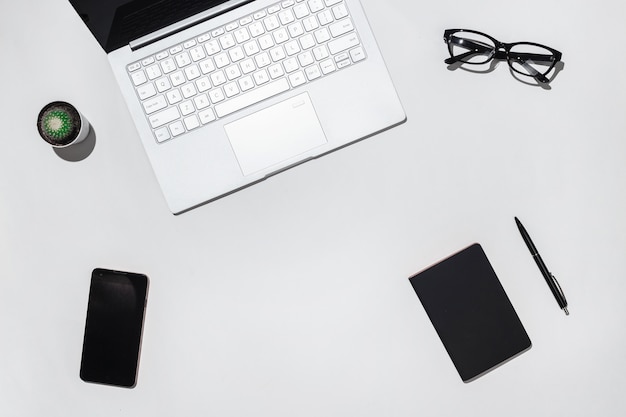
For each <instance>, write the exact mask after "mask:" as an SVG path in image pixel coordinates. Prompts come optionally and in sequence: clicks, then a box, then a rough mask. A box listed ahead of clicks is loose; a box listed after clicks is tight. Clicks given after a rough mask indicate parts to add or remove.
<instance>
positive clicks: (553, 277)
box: [550, 272, 565, 300]
mask: <svg viewBox="0 0 626 417" xmlns="http://www.w3.org/2000/svg"><path fill="white" fill-rule="evenodd" d="M550 278H552V282H554V285H555V286H556V289H557V290H559V294H561V297H563V300H565V293H563V289H562V288H561V285H560V284H559V281H557V280H556V277H555V276H554V275H552V272H550Z"/></svg>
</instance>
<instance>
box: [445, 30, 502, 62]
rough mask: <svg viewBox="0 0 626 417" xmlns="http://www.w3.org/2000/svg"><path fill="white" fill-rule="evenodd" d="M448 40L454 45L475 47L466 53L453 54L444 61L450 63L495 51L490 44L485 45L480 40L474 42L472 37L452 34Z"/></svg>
mask: <svg viewBox="0 0 626 417" xmlns="http://www.w3.org/2000/svg"><path fill="white" fill-rule="evenodd" d="M447 42H448V43H453V44H454V45H457V46H460V47H461V48H465V49H470V48H473V50H471V51H468V52H466V53H464V54H461V55H457V56H453V57H450V58H448V59H446V60H445V61H444V62H445V63H446V64H448V65H449V64H454V63H455V62H458V61H462V60H464V59H465V58H468V57H470V56H472V55H484V54H485V52H488V54H489V55H491V54H492V53H493V48H491V47H490V46H485V45H482V44H480V43H478V42H472V41H471V40H470V39H460V38H458V37H456V36H451V37H450V38H449V39H447Z"/></svg>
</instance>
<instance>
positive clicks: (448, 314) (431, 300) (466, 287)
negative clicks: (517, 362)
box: [409, 243, 531, 382]
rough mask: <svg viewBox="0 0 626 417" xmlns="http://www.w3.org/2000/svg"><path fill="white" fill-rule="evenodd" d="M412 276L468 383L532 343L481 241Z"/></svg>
mask: <svg viewBox="0 0 626 417" xmlns="http://www.w3.org/2000/svg"><path fill="white" fill-rule="evenodd" d="M409 280H410V281H411V284H412V285H413V289H414V290H415V292H416V293H417V296H418V297H419V299H420V301H421V302H422V305H423V306H424V309H425V310H426V313H427V314H428V317H429V318H430V321H431V322H432V323H433V326H434V327H435V330H436V331H437V333H438V334H439V338H440V339H441V341H442V342H443V345H444V346H445V348H446V350H447V351H448V354H449V355H450V359H452V362H453V363H454V366H455V367H456V369H457V371H458V372H459V375H460V376H461V379H462V380H463V381H464V382H469V381H471V380H473V379H475V378H477V377H479V376H481V375H482V374H484V373H486V372H487V371H489V370H491V369H493V368H494V367H496V366H498V365H500V364H502V363H504V362H506V361H507V360H509V359H511V358H513V357H515V356H517V355H518V354H520V353H522V352H524V351H525V350H527V349H529V348H530V346H531V342H530V339H529V338H528V335H527V334H526V330H524V326H522V323H521V322H520V320H519V317H518V316H517V313H515V310H514V309H513V306H512V305H511V302H510V301H509V298H508V297H507V295H506V293H505V292H504V289H503V288H502V285H501V284H500V281H499V280H498V277H497V276H496V273H495V271H494V270H493V268H492V267H491V264H490V263H489V260H488V259H487V256H486V255H485V252H484V251H483V249H482V247H481V246H480V245H479V244H477V243H476V244H474V245H472V246H469V247H468V248H466V249H463V250H462V251H460V252H458V253H456V254H454V255H452V256H450V257H449V258H446V259H444V260H443V261H441V262H439V263H437V264H436V265H433V266H431V267H429V268H428V269H426V270H424V271H422V272H420V273H418V274H416V275H414V276H413V277H411V278H409Z"/></svg>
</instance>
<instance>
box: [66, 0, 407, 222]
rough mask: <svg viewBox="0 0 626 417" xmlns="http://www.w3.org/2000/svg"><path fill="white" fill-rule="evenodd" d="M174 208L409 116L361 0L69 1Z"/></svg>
mask: <svg viewBox="0 0 626 417" xmlns="http://www.w3.org/2000/svg"><path fill="white" fill-rule="evenodd" d="M70 2H71V3H72V5H73V6H74V9H75V10H76V11H77V12H78V14H79V15H80V16H81V17H82V19H83V21H84V22H85V23H86V25H87V27H88V28H89V30H90V31H91V32H92V34H93V35H94V36H95V37H96V39H97V40H98V42H99V43H100V45H101V46H102V48H103V49H104V50H105V51H106V53H107V54H108V57H109V62H110V64H111V67H112V68H113V72H114V74H115V77H116V79H117V81H118V83H119V86H120V88H121V91H122V93H123V95H124V98H125V100H126V103H127V105H128V108H129V110H130V113H131V114H132V117H133V119H134V121H135V125H136V126H137V130H138V132H139V136H140V137H141V141H142V142H143V145H144V147H145V150H146V152H147V154H148V157H149V159H150V162H151V164H152V168H153V170H154V172H155V174H156V177H157V179H158V182H159V184H160V187H161V189H162V191H163V194H164V196H165V199H166V201H167V203H168V206H169V208H170V210H171V211H172V213H174V214H179V213H182V212H184V211H186V210H189V209H191V208H194V207H196V206H198V205H201V204H203V203H206V202H209V201H212V200H215V199H217V198H220V197H223V196H225V195H227V194H229V193H232V192H233V191H237V190H240V189H242V188H244V187H246V186H248V185H251V184H254V183H256V182H259V181H261V180H263V179H266V178H268V177H270V176H272V175H275V174H277V173H280V172H283V171H285V170H287V169H288V168H290V167H293V166H294V165H297V164H300V163H302V162H305V161H307V160H310V159H312V158H316V157H318V156H320V155H323V154H326V153H328V152H330V151H332V150H334V149H337V148H340V147H342V146H345V145H348V144H350V143H352V142H355V141H357V140H359V139H363V138H365V137H367V136H370V135H372V134H374V133H377V132H380V131H382V130H384V129H387V128H389V127H391V126H394V125H397V124H399V123H402V122H403V121H405V120H406V116H405V114H404V110H403V109H402V105H401V104H400V101H399V100H398V96H397V94H396V91H395V89H394V87H393V84H392V82H391V79H390V77H389V74H388V72H387V69H386V67H385V64H384V62H383V59H382V57H381V54H380V51H379V50H378V47H377V45H376V41H375V39H374V36H373V34H372V31H371V29H370V27H369V25H368V22H367V18H366V17H365V13H364V12H363V9H362V7H361V4H360V3H359V0H284V1H279V2H277V1H276V0H107V1H103V0H70Z"/></svg>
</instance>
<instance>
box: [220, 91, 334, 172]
mask: <svg viewBox="0 0 626 417" xmlns="http://www.w3.org/2000/svg"><path fill="white" fill-rule="evenodd" d="M224 129H225V130H226V134H227V135H228V139H229V140H230V144H231V146H232V147H233V150H234V152H235V155H236V157H237V161H238V162H239V166H240V167H241V171H242V172H243V175H250V174H254V173H255V172H259V171H261V170H264V169H266V168H269V167H271V166H273V165H276V164H279V163H281V162H283V161H286V160H289V159H292V158H294V157H296V156H298V155H301V154H304V153H305V152H307V151H310V150H311V149H314V148H316V147H318V146H321V145H324V144H326V143H327V139H326V135H325V134H324V130H323V129H322V126H321V125H320V122H319V119H318V118H317V114H316V113H315V109H314V108H313V103H311V98H310V97H309V94H308V93H302V94H299V95H297V96H294V97H291V98H289V99H287V100H284V101H281V102H280V103H277V104H274V105H273V106H270V107H268V108H266V109H263V110H259V111H258V112H256V113H253V114H251V115H249V116H246V117H243V118H241V119H239V120H236V121H234V122H232V123H229V124H227V125H225V126H224ZM282 170H284V167H281V169H280V171H282Z"/></svg>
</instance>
